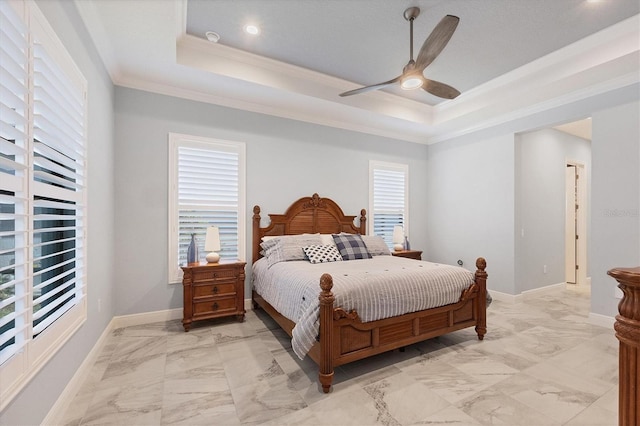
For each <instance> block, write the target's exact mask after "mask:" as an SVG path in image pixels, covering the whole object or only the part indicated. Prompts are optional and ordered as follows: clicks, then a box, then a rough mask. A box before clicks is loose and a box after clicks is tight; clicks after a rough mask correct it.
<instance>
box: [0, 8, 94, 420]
mask: <svg viewBox="0 0 640 426" xmlns="http://www.w3.org/2000/svg"><path fill="white" fill-rule="evenodd" d="M0 41H1V43H0V55H1V56H0V76H1V77H2V78H1V79H0V178H1V179H0V382H1V383H2V386H1V392H0V410H1V409H2V408H3V407H4V406H5V405H6V404H8V402H9V401H10V400H11V398H13V396H15V395H16V394H17V393H18V392H19V391H20V389H21V388H22V387H23V386H24V385H25V384H26V383H27V382H28V380H29V379H30V378H31V377H33V376H34V373H35V372H36V371H37V370H39V369H40V368H41V367H42V366H43V365H44V363H45V362H46V361H47V360H48V359H49V358H51V357H52V356H53V354H55V352H56V351H57V350H58V349H59V348H60V347H61V346H62V345H63V344H64V343H65V341H66V340H67V339H68V338H69V337H70V336H71V335H72V334H73V333H74V332H75V330H77V328H78V327H79V326H80V324H82V322H83V321H84V320H85V318H86V302H85V300H84V299H85V297H84V296H85V282H86V279H85V269H86V268H85V251H86V243H85V235H86V212H85V209H86V203H85V199H86V195H85V176H86V162H85V151H86V148H85V128H86V125H85V122H86V118H85V117H86V113H85V111H86V80H85V79H84V77H83V76H82V74H81V73H80V72H79V71H78V69H77V67H76V66H75V64H74V63H73V61H72V59H71V57H70V56H69V54H68V53H67V52H66V50H65V49H64V47H63V46H62V43H61V42H60V40H59V39H58V38H57V36H56V34H55V33H54V32H53V30H52V29H51V27H50V26H49V25H48V23H47V22H46V19H45V18H44V17H43V15H42V14H41V12H40V11H39V9H38V8H37V6H36V5H35V3H33V2H23V1H12V0H9V1H0Z"/></svg>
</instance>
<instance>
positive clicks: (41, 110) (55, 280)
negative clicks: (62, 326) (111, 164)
mask: <svg viewBox="0 0 640 426" xmlns="http://www.w3.org/2000/svg"><path fill="white" fill-rule="evenodd" d="M34 40H35V41H34V50H33V52H34V53H33V69H34V72H33V145H32V151H33V191H32V197H33V204H32V205H33V212H32V214H33V253H32V255H33V295H32V298H33V300H32V309H33V334H34V337H37V335H38V334H39V333H40V332H41V331H42V330H44V329H45V328H46V327H47V326H49V325H50V324H51V323H53V322H54V321H55V320H56V319H58V318H59V317H60V316H61V315H62V314H64V313H65V312H66V311H68V310H69V309H70V308H71V307H72V306H74V305H75V304H77V303H78V302H79V301H80V300H81V299H82V297H83V295H84V291H83V286H84V280H83V279H82V277H83V275H84V272H83V269H84V256H83V250H82V248H83V239H84V238H83V237H84V204H83V198H84V197H83V193H84V161H85V159H84V121H85V117H84V92H83V90H82V87H78V86H77V85H75V84H74V83H73V82H72V81H71V80H70V79H69V77H68V76H67V75H66V74H65V73H64V71H63V70H62V69H61V68H60V66H59V65H58V64H57V63H56V62H55V61H54V60H53V59H52V58H51V57H50V56H49V53H48V52H47V49H46V48H45V46H43V45H42V44H41V43H40V40H38V38H35V37H34Z"/></svg>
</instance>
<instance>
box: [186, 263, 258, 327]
mask: <svg viewBox="0 0 640 426" xmlns="http://www.w3.org/2000/svg"><path fill="white" fill-rule="evenodd" d="M245 265H246V264H245V262H236V261H221V262H220V263H201V264H193V265H187V266H183V267H182V271H183V273H184V274H183V278H182V291H183V315H182V325H183V326H184V331H189V328H190V327H191V323H192V322H193V321H196V320H204V319H211V318H219V317H228V316H231V315H235V316H236V318H237V319H238V320H239V321H243V320H244V313H245V310H244V279H245V275H244V267H245Z"/></svg>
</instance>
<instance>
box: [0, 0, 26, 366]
mask: <svg viewBox="0 0 640 426" xmlns="http://www.w3.org/2000/svg"><path fill="white" fill-rule="evenodd" d="M0 40H1V42H0V55H1V56H0V73H1V74H0V77H1V78H0V181H1V182H2V184H1V185H0V364H1V363H4V362H5V361H6V360H7V359H9V358H10V357H11V355H13V354H15V353H16V352H18V351H19V350H21V349H22V347H23V346H24V345H25V344H26V342H27V341H28V339H29V336H30V332H29V329H28V328H29V327H28V325H29V312H28V311H29V301H28V300H27V299H28V297H29V290H28V281H27V277H28V265H27V259H28V256H27V246H28V238H27V237H28V236H27V228H28V224H27V222H28V218H27V214H26V213H27V212H26V210H27V192H26V191H27V176H28V173H27V161H28V155H27V146H28V143H27V138H28V135H27V129H28V122H27V120H28V117H27V114H28V102H29V99H28V96H27V93H28V87H29V81H28V77H29V69H28V67H29V47H28V32H27V27H26V25H25V23H24V20H23V19H22V17H20V16H18V14H17V13H16V11H15V10H14V9H13V8H12V7H11V6H10V5H9V4H8V3H5V2H0Z"/></svg>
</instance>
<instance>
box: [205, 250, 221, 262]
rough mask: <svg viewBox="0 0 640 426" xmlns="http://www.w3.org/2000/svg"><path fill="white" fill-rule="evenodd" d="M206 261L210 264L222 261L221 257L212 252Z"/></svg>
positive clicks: (208, 254)
mask: <svg viewBox="0 0 640 426" xmlns="http://www.w3.org/2000/svg"><path fill="white" fill-rule="evenodd" d="M206 259H207V262H209V263H218V261H219V260H220V255H219V254H218V253H216V252H215V251H212V252H211V253H207V257H206Z"/></svg>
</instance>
